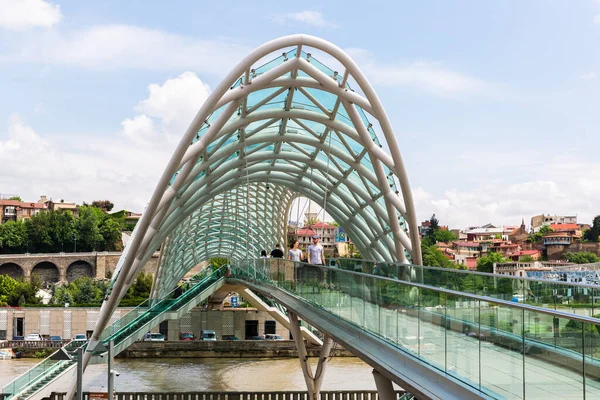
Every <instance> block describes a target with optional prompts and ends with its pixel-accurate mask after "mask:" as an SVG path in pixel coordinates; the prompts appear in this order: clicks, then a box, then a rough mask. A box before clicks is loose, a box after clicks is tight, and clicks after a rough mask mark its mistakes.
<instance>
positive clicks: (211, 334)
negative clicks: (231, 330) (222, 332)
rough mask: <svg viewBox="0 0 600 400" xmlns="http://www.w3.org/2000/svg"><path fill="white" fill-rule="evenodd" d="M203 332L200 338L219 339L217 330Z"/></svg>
mask: <svg viewBox="0 0 600 400" xmlns="http://www.w3.org/2000/svg"><path fill="white" fill-rule="evenodd" d="M201 334H202V336H201V338H200V340H204V341H215V340H217V334H216V333H215V331H209V330H203V331H202V333H201Z"/></svg>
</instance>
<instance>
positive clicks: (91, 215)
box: [77, 206, 104, 251]
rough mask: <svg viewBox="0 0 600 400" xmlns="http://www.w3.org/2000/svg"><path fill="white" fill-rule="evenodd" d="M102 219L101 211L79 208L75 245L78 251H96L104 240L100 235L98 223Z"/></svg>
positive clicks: (86, 207)
mask: <svg viewBox="0 0 600 400" xmlns="http://www.w3.org/2000/svg"><path fill="white" fill-rule="evenodd" d="M103 218H104V213H103V212H102V210H100V209H99V208H96V207H90V206H81V207H79V218H77V233H78V235H77V236H78V238H77V245H78V246H79V250H80V251H91V250H96V247H97V246H98V245H99V244H100V243H102V241H103V240H104V238H103V237H102V234H101V233H100V227H99V225H100V222H101V221H102V219H103Z"/></svg>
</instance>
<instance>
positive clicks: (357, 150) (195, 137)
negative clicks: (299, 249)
mask: <svg viewBox="0 0 600 400" xmlns="http://www.w3.org/2000/svg"><path fill="white" fill-rule="evenodd" d="M315 51H317V52H319V54H320V55H319V57H317V56H316V55H315ZM311 52H312V53H313V55H311ZM265 59H271V61H269V62H266V63H265V62H264V61H263V60H265ZM324 59H327V60H328V61H330V62H331V64H334V65H336V68H337V69H338V71H334V70H332V69H330V68H328V67H327V66H325V65H324V64H323V63H322V62H321V60H324ZM351 84H352V86H353V87H351V86H350V85H351ZM376 130H377V132H376ZM384 146H385V147H384ZM384 148H385V149H384ZM388 149H389V152H388V151H387V150H388ZM300 196H302V197H307V198H310V199H312V200H314V201H315V202H317V203H318V204H319V205H321V206H323V205H324V206H325V209H326V211H327V213H328V214H329V215H330V216H332V217H333V218H334V219H335V221H336V222H338V223H339V224H340V226H341V227H342V228H343V229H344V230H345V231H346V232H347V233H348V235H349V236H350V237H351V238H352V240H353V242H354V243H355V244H356V246H357V248H358V249H359V251H360V252H361V254H362V256H363V258H370V259H375V260H382V261H401V262H405V261H412V262H413V263H415V264H420V263H421V254H420V246H419V237H418V231H417V226H416V218H415V212H414V204H413V200H412V195H411V191H410V188H409V186H408V179H407V176H406V172H405V170H404V166H403V163H402V159H401V156H400V152H399V149H398V145H397V143H396V138H395V136H394V132H393V131H392V128H391V125H390V123H389V120H388V118H387V116H386V114H385V111H384V109H383V106H382V105H381V102H380V101H379V99H378V98H377V96H376V94H375V92H374V90H373V89H372V87H371V86H370V84H369V83H368V81H367V79H366V78H365V76H364V75H363V74H362V72H361V71H360V69H359V68H358V66H357V65H356V64H355V63H354V61H353V60H352V59H351V58H350V57H349V56H348V55H347V54H346V53H345V52H343V51H342V50H341V49H339V48H338V47H336V46H334V45H333V44H331V43H329V42H326V41H324V40H322V39H319V38H315V37H312V36H306V35H294V36H287V37H283V38H279V39H276V40H274V41H271V42H268V43H266V44H264V45H262V46H260V47H259V48H257V49H256V50H254V51H253V52H252V53H250V54H249V55H248V56H247V57H246V58H245V59H244V60H242V61H241V62H240V63H239V64H238V65H237V66H236V67H235V68H234V69H233V70H232V71H231V72H230V73H229V74H228V75H227V76H226V78H225V79H224V80H223V82H221V84H219V86H217V87H216V88H215V90H214V91H213V93H212V94H211V95H210V96H209V98H208V99H207V100H206V102H205V103H204V105H203V106H202V108H201V109H200V111H199V112H198V114H197V116H196V117H195V119H194V121H193V122H192V124H191V125H190V127H189V128H188V130H187V131H186V133H185V135H184V137H183V139H182V141H181V143H180V144H179V146H178V147H177V149H176V150H175V152H174V154H173V156H172V158H171V160H170V162H169V164H168V166H167V168H166V169H165V172H164V174H163V176H162V177H161V179H160V181H159V182H158V185H157V187H156V190H155V192H154V194H153V196H152V198H151V200H150V202H149V204H148V207H147V208H146V210H145V212H144V214H143V216H142V218H141V219H140V221H139V223H138V225H137V227H136V229H135V231H134V233H133V236H132V238H131V240H130V243H129V244H128V246H127V247H126V249H125V252H124V255H123V257H122V258H121V260H120V262H119V265H118V267H117V274H116V276H115V277H114V278H113V281H112V285H111V289H112V292H111V295H110V297H115V296H114V295H115V292H116V293H117V294H118V296H119V297H121V296H122V295H124V293H125V291H126V290H127V287H128V286H129V285H130V284H131V283H132V282H133V279H134V278H135V276H136V275H137V273H138V272H139V271H140V270H141V268H142V266H143V265H144V263H145V262H146V260H147V259H148V258H149V257H150V256H151V254H152V253H153V252H154V251H155V250H156V249H158V248H159V247H161V245H162V251H161V260H160V265H159V272H158V276H157V280H156V284H155V288H157V289H158V294H160V293H162V292H163V291H169V290H170V289H171V288H173V287H174V285H176V283H177V282H178V281H179V280H180V279H181V277H183V275H184V274H185V273H186V272H187V271H189V269H191V268H192V267H193V266H195V265H197V264H198V263H199V262H201V261H203V260H206V259H208V258H211V257H218V256H221V257H229V258H232V259H236V258H246V257H256V256H257V255H258V254H259V252H260V250H261V249H269V248H271V247H272V246H273V245H274V244H275V243H281V244H284V243H285V237H286V233H287V221H288V214H289V212H290V207H291V205H292V202H293V201H294V199H296V198H298V197H300ZM409 227H410V229H409ZM155 293H156V292H155Z"/></svg>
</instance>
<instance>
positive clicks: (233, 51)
mask: <svg viewBox="0 0 600 400" xmlns="http://www.w3.org/2000/svg"><path fill="white" fill-rule="evenodd" d="M12 45H13V49H12V53H11V52H10V51H8V52H6V55H5V56H0V62H3V63H16V62H39V63H45V64H58V65H74V66H79V67H84V68H93V69H116V68H137V69H149V70H166V69H180V70H181V69H184V70H186V69H190V70H195V71H203V72H211V73H216V74H219V75H221V74H223V71H227V70H229V69H230V68H231V67H232V66H233V65H235V64H236V63H237V62H239V61H240V60H241V58H242V56H243V55H244V54H246V53H247V52H248V49H247V48H246V47H244V46H242V45H238V44H235V43H232V42H231V41H229V40H227V39H224V38H218V39H214V40H205V39H201V38H195V37H189V36H182V35H177V34H172V33H168V32H164V31H160V30H154V29H146V28H142V27H138V26H132V25H99V26H92V27H90V28H86V29H84V30H80V31H74V32H69V33H64V32H57V31H56V32H55V31H52V32H47V33H46V34H44V35H28V36H27V37H23V38H20V39H19V40H16V41H15V42H14V43H12Z"/></svg>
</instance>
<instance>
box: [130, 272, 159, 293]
mask: <svg viewBox="0 0 600 400" xmlns="http://www.w3.org/2000/svg"><path fill="white" fill-rule="evenodd" d="M153 281H154V278H153V277H152V274H151V273H144V272H140V274H139V275H138V276H137V278H136V279H135V282H134V283H133V297H135V298H149V297H150V290H152V283H153Z"/></svg>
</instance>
